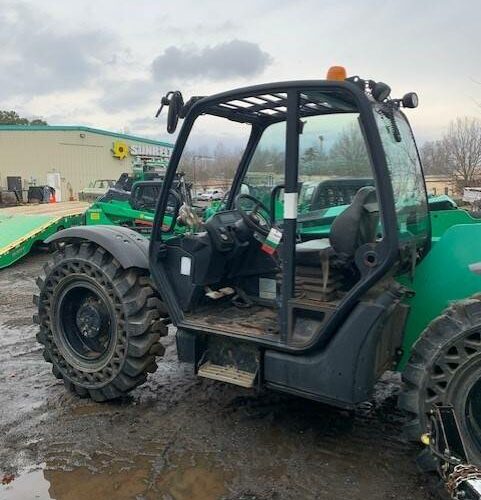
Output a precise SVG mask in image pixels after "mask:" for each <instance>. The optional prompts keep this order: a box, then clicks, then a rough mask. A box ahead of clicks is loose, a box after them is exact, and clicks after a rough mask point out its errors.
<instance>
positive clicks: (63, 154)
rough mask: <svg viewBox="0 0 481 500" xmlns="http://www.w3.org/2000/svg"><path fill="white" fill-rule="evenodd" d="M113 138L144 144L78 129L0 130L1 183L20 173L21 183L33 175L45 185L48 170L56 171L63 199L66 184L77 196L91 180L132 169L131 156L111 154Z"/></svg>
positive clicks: (117, 174) (127, 142)
mask: <svg viewBox="0 0 481 500" xmlns="http://www.w3.org/2000/svg"><path fill="white" fill-rule="evenodd" d="M81 135H84V136H85V137H81ZM114 141H122V142H125V143H126V144H127V145H129V146H130V145H133V144H143V141H140V140H131V139H124V138H117V137H114V136H107V135H100V134H97V133H93V132H87V131H85V132H84V131H81V130H80V131H79V130H65V131H63V130H50V131H41V130H37V131H28V130H18V131H15V130H14V131H11V130H0V186H2V187H6V184H7V180H6V178H7V176H10V175H19V176H21V177H22V179H23V181H24V183H25V181H30V179H31V178H32V177H33V178H34V179H36V180H37V184H45V183H46V177H47V172H52V171H56V172H59V173H60V175H61V177H62V196H63V198H64V199H66V198H67V196H68V193H67V192H66V187H67V184H69V185H70V186H71V187H72V189H73V192H74V196H75V198H77V193H78V191H79V190H80V189H83V188H84V187H87V186H88V185H89V183H90V182H91V181H94V180H95V179H117V178H118V177H119V175H120V174H121V173H122V172H130V171H131V164H132V157H131V156H130V155H128V156H127V157H126V158H124V159H123V160H119V159H118V158H115V157H114V156H113V155H112V151H111V149H112V146H113V143H114Z"/></svg>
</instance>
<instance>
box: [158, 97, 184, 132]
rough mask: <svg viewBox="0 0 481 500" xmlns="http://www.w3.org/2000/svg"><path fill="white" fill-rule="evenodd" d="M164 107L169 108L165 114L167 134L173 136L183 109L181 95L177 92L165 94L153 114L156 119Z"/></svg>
mask: <svg viewBox="0 0 481 500" xmlns="http://www.w3.org/2000/svg"><path fill="white" fill-rule="evenodd" d="M164 106H168V107H169V111H168V112H167V132H168V133H169V134H173V133H174V132H175V131H176V129H177V123H178V122H179V117H180V114H181V112H182V108H183V107H184V99H183V98H182V94H181V93H180V92H179V91H178V90H175V91H170V92H167V94H166V95H165V96H164V97H162V100H161V101H160V108H159V109H158V111H157V113H156V114H155V117H156V118H157V117H158V116H159V115H160V113H161V112H162V109H163V108H164Z"/></svg>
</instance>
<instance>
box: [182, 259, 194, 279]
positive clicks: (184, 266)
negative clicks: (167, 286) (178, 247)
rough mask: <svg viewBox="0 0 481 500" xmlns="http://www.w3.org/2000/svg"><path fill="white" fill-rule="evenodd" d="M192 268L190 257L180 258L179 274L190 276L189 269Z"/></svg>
mask: <svg viewBox="0 0 481 500" xmlns="http://www.w3.org/2000/svg"><path fill="white" fill-rule="evenodd" d="M191 268H192V259H191V258H190V257H181V258H180V274H183V275H184V276H190V271H191Z"/></svg>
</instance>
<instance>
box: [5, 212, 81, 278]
mask: <svg viewBox="0 0 481 500" xmlns="http://www.w3.org/2000/svg"><path fill="white" fill-rule="evenodd" d="M88 206H89V204H88V203H84V202H63V203H51V204H40V205H20V206H16V207H9V208H1V209H0V269H3V268H5V267H8V266H10V265H12V264H13V263H14V262H16V261H18V260H19V259H21V258H22V257H24V256H25V255H27V254H28V253H29V252H30V250H31V249H32V247H33V246H34V245H35V244H37V243H41V242H43V241H44V240H45V239H47V238H48V237H49V236H50V235H51V234H53V233H55V232H57V231H59V230H61V229H64V228H67V227H71V226H76V225H79V224H81V223H82V216H83V214H84V212H85V210H86V209H87V208H88Z"/></svg>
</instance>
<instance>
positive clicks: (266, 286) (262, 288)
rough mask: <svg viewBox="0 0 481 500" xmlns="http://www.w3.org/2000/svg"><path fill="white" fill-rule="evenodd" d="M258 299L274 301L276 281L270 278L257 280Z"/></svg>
mask: <svg viewBox="0 0 481 500" xmlns="http://www.w3.org/2000/svg"><path fill="white" fill-rule="evenodd" d="M259 298H261V299H269V300H275V299H276V280H273V279H270V278H259Z"/></svg>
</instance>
